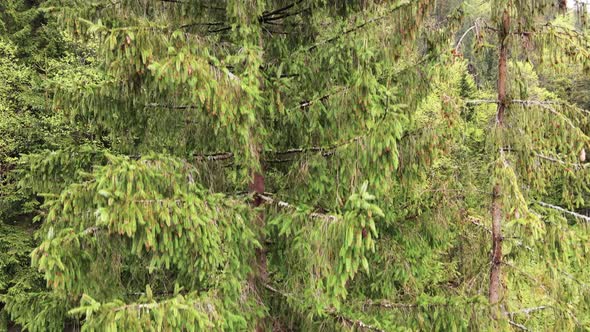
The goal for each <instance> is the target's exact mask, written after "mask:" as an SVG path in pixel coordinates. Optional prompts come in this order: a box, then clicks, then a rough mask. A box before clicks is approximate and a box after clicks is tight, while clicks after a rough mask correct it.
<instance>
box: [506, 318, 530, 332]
mask: <svg viewBox="0 0 590 332" xmlns="http://www.w3.org/2000/svg"><path fill="white" fill-rule="evenodd" d="M508 323H510V325H512V326H514V327H517V328H519V329H521V330H523V331H530V330H529V329H528V328H527V327H526V326H524V325H522V324H518V323H516V322H514V321H512V320H509V321H508Z"/></svg>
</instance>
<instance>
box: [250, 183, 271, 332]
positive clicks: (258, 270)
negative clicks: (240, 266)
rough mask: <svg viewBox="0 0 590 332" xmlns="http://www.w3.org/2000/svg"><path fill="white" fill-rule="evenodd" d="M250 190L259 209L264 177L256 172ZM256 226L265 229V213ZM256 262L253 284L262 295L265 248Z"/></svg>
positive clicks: (262, 327) (259, 326) (261, 323)
mask: <svg viewBox="0 0 590 332" xmlns="http://www.w3.org/2000/svg"><path fill="white" fill-rule="evenodd" d="M248 190H249V191H250V192H252V193H255V194H254V197H253V199H252V202H250V204H251V205H252V206H254V207H258V206H260V205H261V204H262V198H261V197H260V196H259V195H258V194H260V195H262V194H264V175H262V174H260V173H258V172H255V173H254V174H253V176H252V182H251V183H250V185H249V187H248ZM255 222H256V226H257V227H258V228H259V229H260V230H263V229H264V226H265V225H264V224H265V218H264V213H263V212H260V213H259V214H258V215H257V216H256V219H255ZM260 234H261V235H260V238H259V241H260V243H262V244H264V235H263V234H264V232H261V233H260ZM255 259H256V260H255V262H254V265H255V266H254V268H253V270H254V274H253V276H252V279H251V283H252V285H253V286H254V287H256V289H257V290H258V294H259V295H260V294H261V290H262V289H264V284H266V281H267V278H268V272H267V267H266V249H265V248H264V247H262V248H260V249H256V258H255ZM265 330H266V329H265V320H264V319H261V320H259V321H258V324H257V325H256V331H257V332H263V331H265Z"/></svg>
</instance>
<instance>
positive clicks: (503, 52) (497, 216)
mask: <svg viewBox="0 0 590 332" xmlns="http://www.w3.org/2000/svg"><path fill="white" fill-rule="evenodd" d="M509 34H510V14H509V13H508V10H507V9H504V13H503V15H502V28H501V29H499V30H498V38H499V42H500V58H499V62H498V111H497V113H496V126H497V129H498V130H499V135H500V137H499V140H500V142H501V141H502V139H501V138H502V137H501V135H502V132H501V130H502V128H503V127H504V112H505V110H506V104H507V101H506V80H507V69H508V68H507V67H508V45H507V38H508V36H509ZM500 149H501V146H500ZM500 149H499V150H500ZM500 153H501V152H500ZM501 196H502V188H501V186H500V184H499V183H496V184H495V185H494V189H493V191H492V209H491V210H492V211H491V213H492V256H491V269H490V289H489V300H490V304H491V305H492V316H493V317H494V318H498V309H499V301H500V299H501V297H502V281H501V280H502V241H503V237H502V197H501Z"/></svg>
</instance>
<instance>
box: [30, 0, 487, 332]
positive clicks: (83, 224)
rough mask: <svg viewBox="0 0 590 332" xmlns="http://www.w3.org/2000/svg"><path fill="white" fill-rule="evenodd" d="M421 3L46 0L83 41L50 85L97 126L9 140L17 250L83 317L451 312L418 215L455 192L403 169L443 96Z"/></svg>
mask: <svg viewBox="0 0 590 332" xmlns="http://www.w3.org/2000/svg"><path fill="white" fill-rule="evenodd" d="M433 6H434V1H428V0H420V1H396V2H392V3H390V2H381V1H353V2H325V1H311V0H310V1H294V2H285V1H265V2H262V1H227V2H218V1H210V2H208V1H139V2H138V1H120V2H112V1H98V2H93V3H88V2H86V1H75V0H54V1H50V2H49V5H48V7H47V10H49V11H52V12H54V13H56V14H58V15H60V17H61V19H62V20H63V22H64V23H65V24H67V26H68V28H69V29H70V30H69V31H71V32H72V33H74V34H78V35H80V36H82V37H86V38H96V40H98V42H99V48H98V53H97V58H98V59H100V60H101V61H103V62H102V70H103V75H102V76H101V77H98V78H94V79H93V80H88V79H85V80H84V82H85V83H84V84H83V85H79V84H76V82H73V84H70V85H64V86H62V87H61V89H60V90H59V91H58V95H57V97H56V104H55V107H56V108H57V109H60V110H64V111H65V112H67V113H68V114H69V116H70V117H71V118H72V119H74V120H75V121H79V122H80V121H81V122H83V123H84V122H87V123H89V124H90V125H92V126H93V128H96V130H104V131H107V132H108V133H109V135H110V139H109V140H108V142H110V143H111V145H110V146H109V147H108V149H106V150H101V149H97V148H95V147H92V146H84V147H80V148H77V149H66V150H61V151H53V152H51V153H50V154H45V155H38V156H36V157H35V156H32V157H31V158H30V169H29V175H28V177H26V178H25V179H24V180H23V183H27V184H29V185H31V186H32V187H33V188H34V190H36V191H37V192H39V193H44V196H45V198H46V201H45V205H44V208H45V209H46V211H47V212H46V215H45V217H44V223H43V226H42V229H41V231H40V233H39V234H40V235H41V236H42V237H43V242H42V243H41V244H40V245H39V246H38V247H37V248H36V249H35V251H34V252H33V263H34V265H35V266H37V267H38V268H39V269H40V270H41V271H43V272H44V273H45V277H46V279H47V282H48V284H49V285H50V286H51V287H52V288H53V289H54V292H55V293H56V294H60V295H61V296H62V297H63V298H64V299H66V300H67V302H68V303H70V304H69V305H71V306H72V307H75V309H73V310H71V311H70V313H71V314H73V315H77V316H78V317H80V318H82V319H83V327H84V328H85V329H89V330H93V329H103V328H106V329H123V330H129V329H155V330H161V329H164V330H176V329H191V330H192V329H197V330H235V329H253V328H256V329H257V330H270V329H289V328H296V329H302V330H306V329H341V328H345V327H349V328H361V329H367V328H369V329H377V330H380V329H388V330H389V329H392V328H393V327H394V326H396V325H406V326H408V327H414V328H416V327H419V326H425V325H428V324H435V323H436V324H440V326H441V328H442V327H443V326H447V327H453V326H454V327H459V326H468V325H469V324H470V322H469V321H468V320H465V319H463V318H461V317H460V316H459V315H458V314H457V313H458V312H467V311H470V310H471V309H470V308H462V307H461V306H460V305H459V304H460V303H464V302H472V300H471V299H464V298H463V297H459V296H452V295H451V294H452V293H451V292H449V291H448V289H446V288H441V289H440V290H436V289H430V287H429V284H431V283H441V282H443V280H444V276H445V274H447V271H449V270H450V269H452V264H451V263H450V262H445V259H444V256H445V251H446V250H448V249H449V248H450V247H451V245H452V244H451V243H452V241H454V239H452V237H451V236H450V235H449V234H448V233H449V232H447V231H445V229H448V228H450V227H452V225H450V224H448V223H447V222H443V223H442V224H440V225H437V224H436V223H429V222H426V221H427V220H428V219H430V218H435V219H436V220H444V219H445V217H444V216H443V215H446V216H448V215H453V214H455V213H456V211H455V210H454V209H452V208H451V209H445V210H441V211H439V212H436V213H433V214H432V215H428V216H426V215H424V216H423V215H422V211H423V210H424V209H426V206H428V205H430V204H432V203H431V202H430V201H429V200H428V199H425V198H424V197H423V196H422V194H421V191H422V190H421V189H424V188H425V187H427V186H429V184H428V174H429V171H428V166H429V165H432V164H433V163H434V160H435V157H436V156H437V153H436V151H437V149H438V148H439V145H438V144H440V143H441V142H442V141H443V139H442V137H444V136H445V135H446V134H445V130H444V129H443V128H444V127H445V126H447V125H448V124H449V123H452V122H453V119H454V118H456V117H457V116H458V115H459V113H458V112H456V110H455V109H454V108H452V107H449V106H445V104H444V103H441V102H439V101H440V100H441V99H442V98H443V97H445V98H449V96H443V92H442V90H432V85H431V83H432V82H439V84H440V85H441V89H442V88H444V87H445V86H448V87H450V88H452V89H454V90H455V91H456V93H458V89H457V87H458V86H459V85H460V76H457V77H455V78H454V79H453V80H452V81H451V82H445V80H446V75H447V70H446V69H445V67H443V66H440V67H438V69H437V70H436V71H435V70H432V69H431V68H432V65H433V64H436V63H437V62H439V63H440V61H439V60H440V59H441V55H442V54H443V53H445V54H447V52H446V46H447V45H448V37H449V36H450V34H449V33H448V32H449V31H450V30H451V29H452V28H453V27H454V23H455V22H456V21H457V16H456V13H455V16H453V15H451V16H449V17H448V18H446V19H445V21H443V22H437V21H436V20H435V19H434V18H431V17H429V13H430V11H431V9H432V8H433ZM450 13H451V14H453V13H454V11H451V12H450ZM437 26H444V27H445V29H438V28H436V27H437ZM423 32H427V33H423ZM447 102H448V101H447ZM411 186H415V188H413V189H407V188H409V187H411ZM248 192H251V193H250V194H248ZM439 199H445V198H442V197H441V198H439ZM414 220H415V221H416V222H417V225H418V226H414ZM415 227H420V228H421V229H422V231H421V232H420V234H417V233H416V230H415ZM423 236H427V237H431V238H432V240H427V239H425V238H423ZM377 239H379V240H378V241H379V242H376V241H377ZM421 256H422V257H421ZM394 257H395V258H394ZM391 259H395V260H398V262H399V263H398V264H399V265H398V266H396V267H395V268H392V267H391V266H390V264H391ZM432 269H434V270H432ZM416 279H418V280H416ZM426 289H430V290H429V291H426ZM400 290H403V291H400ZM382 299H386V300H382ZM388 301H390V302H397V301H402V302H403V304H402V306H401V307H400V308H403V307H405V306H407V307H408V308H414V307H416V309H417V310H415V311H414V313H413V315H412V319H411V320H409V321H407V317H406V314H405V313H404V312H399V311H398V312H395V314H392V313H391V308H395V305H393V306H392V305H391V304H390V303H389V302H388ZM475 302H479V300H477V299H476V300H475ZM371 303H373V304H371ZM449 303H451V304H452V309H451V310H441V311H440V312H441V313H444V314H445V315H444V318H442V316H441V313H439V312H438V310H437V311H434V312H433V311H432V310H430V309H429V307H430V306H431V305H435V306H445V305H447V304H449ZM367 305H368V306H371V307H372V309H371V310H370V311H366V310H363V308H364V307H365V306H367ZM418 305H420V307H418ZM427 321H430V323H427Z"/></svg>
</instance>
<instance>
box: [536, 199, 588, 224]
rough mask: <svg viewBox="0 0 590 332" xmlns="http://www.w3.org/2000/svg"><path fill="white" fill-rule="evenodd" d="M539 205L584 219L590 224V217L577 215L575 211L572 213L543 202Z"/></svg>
mask: <svg viewBox="0 0 590 332" xmlns="http://www.w3.org/2000/svg"><path fill="white" fill-rule="evenodd" d="M537 203H538V204H539V205H541V206H544V207H546V208H550V209H554V210H557V211H560V212H563V213H565V214H569V215H571V216H574V217H576V218H579V219H582V220H584V221H586V222H590V217H588V216H585V215H583V214H580V213H577V212H574V211H570V210H567V209H564V208H562V207H561V206H557V205H553V204H549V203H545V202H542V201H537Z"/></svg>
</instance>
